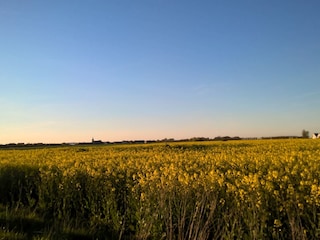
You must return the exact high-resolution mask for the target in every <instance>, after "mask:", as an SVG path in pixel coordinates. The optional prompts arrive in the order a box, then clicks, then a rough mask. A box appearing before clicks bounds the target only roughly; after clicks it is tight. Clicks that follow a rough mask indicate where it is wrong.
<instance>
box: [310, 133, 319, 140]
mask: <svg viewBox="0 0 320 240" xmlns="http://www.w3.org/2000/svg"><path fill="white" fill-rule="evenodd" d="M317 138H320V134H319V133H314V134H313V135H312V139H317Z"/></svg>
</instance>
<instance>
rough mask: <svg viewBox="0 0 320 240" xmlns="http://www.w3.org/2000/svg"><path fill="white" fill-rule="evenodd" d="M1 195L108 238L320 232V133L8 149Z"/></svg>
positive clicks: (1, 165) (2, 158)
mask: <svg viewBox="0 0 320 240" xmlns="http://www.w3.org/2000/svg"><path fill="white" fill-rule="evenodd" d="M0 203H1V204H4V205H6V206H9V207H11V208H20V207H21V208H22V207H23V208H30V209H32V210H34V211H36V212H37V213H39V214H42V215H43V216H45V217H46V218H47V219H53V220H52V221H53V222H58V223H64V224H67V225H69V226H81V227H84V228H86V229H88V231H90V232H92V233H93V234H96V235H97V236H100V238H101V236H107V235H108V236H111V237H113V238H115V237H117V238H122V239H126V238H128V239H129V238H130V239H132V238H135V239H319V238H320V141H313V140H302V139H295V140H255V141H244V140H242V141H230V142H201V143H199V142H197V143H196V142H193V143H191V142H189V143H170V144H163V143H162V144H145V145H123V146H116V145H114V146H112V145H107V146H87V147H80V146H72V147H59V148H43V149H25V150H16V149H15V150H1V151H0ZM99 234H100V235H99Z"/></svg>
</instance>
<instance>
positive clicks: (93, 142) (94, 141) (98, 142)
mask: <svg viewBox="0 0 320 240" xmlns="http://www.w3.org/2000/svg"><path fill="white" fill-rule="evenodd" d="M91 143H92V144H102V143H103V142H102V141H101V140H94V138H92V141H91Z"/></svg>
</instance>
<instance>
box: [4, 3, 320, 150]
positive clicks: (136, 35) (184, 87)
mask: <svg viewBox="0 0 320 240" xmlns="http://www.w3.org/2000/svg"><path fill="white" fill-rule="evenodd" d="M319 11H320V1H318V0H310V1H302V0H290V1H289V0H287V1H277V0H269V1H266V0H259V1H257V0H242V1H238V0H230V1H225V0H213V1H211V0H210V1H208V0H204V1H191V0H184V1H182V0H176V1H169V0H134V1H132V0H118V1H116V0H111V1H103V0H92V1H89V0H77V1H75V0H74V1H71V0H70V1H62V0H56V1H40V0H30V1H21V0H10V1H1V2H0V144H4V143H11V142H14V143H17V142H24V143H34V142H44V143H60V142H80V141H90V140H91V138H92V137H94V138H95V139H101V140H103V141H117V140H133V139H146V140H147V139H163V138H175V139H182V138H191V137H210V138H213V137H216V136H226V135H229V136H241V137H261V136H279V135H301V132H302V130H303V129H306V130H308V131H310V133H313V132H318V131H320V121H319V120H320V111H319V106H320V79H319V76H320V14H319Z"/></svg>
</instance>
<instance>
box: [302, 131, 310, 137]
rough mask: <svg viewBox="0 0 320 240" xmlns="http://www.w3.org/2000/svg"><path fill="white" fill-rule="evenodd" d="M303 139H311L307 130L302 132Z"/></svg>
mask: <svg viewBox="0 0 320 240" xmlns="http://www.w3.org/2000/svg"><path fill="white" fill-rule="evenodd" d="M302 138H309V131H307V130H304V129H303V130H302Z"/></svg>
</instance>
